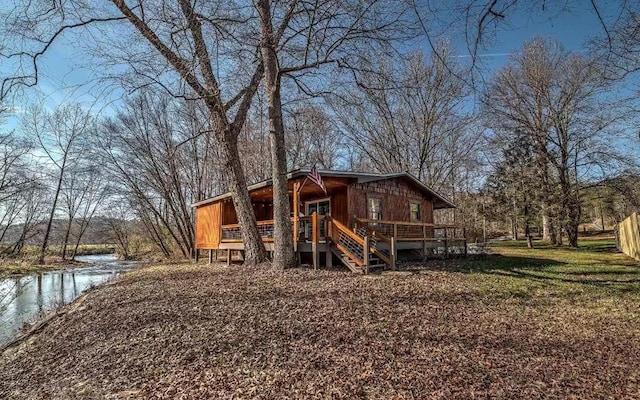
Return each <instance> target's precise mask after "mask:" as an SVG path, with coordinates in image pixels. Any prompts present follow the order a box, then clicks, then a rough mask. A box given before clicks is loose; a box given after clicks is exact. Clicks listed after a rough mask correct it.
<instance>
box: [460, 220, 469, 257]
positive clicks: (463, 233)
mask: <svg viewBox="0 0 640 400" xmlns="http://www.w3.org/2000/svg"><path fill="white" fill-rule="evenodd" d="M462 237H463V238H464V256H465V257H466V256H467V255H468V254H467V252H468V251H469V250H468V249H467V227H463V228H462Z"/></svg>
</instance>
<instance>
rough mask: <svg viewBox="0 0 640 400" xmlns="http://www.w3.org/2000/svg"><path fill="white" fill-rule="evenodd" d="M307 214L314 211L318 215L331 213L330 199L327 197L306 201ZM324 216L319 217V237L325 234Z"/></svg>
mask: <svg viewBox="0 0 640 400" xmlns="http://www.w3.org/2000/svg"><path fill="white" fill-rule="evenodd" d="M306 204H307V215H312V214H313V213H314V212H315V213H318V215H331V201H330V200H329V199H322V200H313V201H307V203H306ZM324 226H325V221H324V218H320V237H321V238H323V237H325V236H326V232H325V228H324Z"/></svg>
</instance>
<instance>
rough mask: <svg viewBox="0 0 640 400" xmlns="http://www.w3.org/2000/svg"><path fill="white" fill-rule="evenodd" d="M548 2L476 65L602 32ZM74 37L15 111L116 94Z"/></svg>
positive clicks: (501, 32) (463, 55) (593, 18)
mask: <svg viewBox="0 0 640 400" xmlns="http://www.w3.org/2000/svg"><path fill="white" fill-rule="evenodd" d="M549 3H552V2H549V1H547V2H545V4H546V9H545V10H543V9H542V6H541V5H540V6H535V8H531V9H529V10H525V9H523V8H518V9H514V10H511V11H509V13H508V14H507V15H506V17H505V18H504V20H503V21H501V22H500V25H499V28H498V30H497V31H496V34H495V37H493V38H492V37H489V38H488V39H489V40H488V41H487V44H486V46H484V47H483V48H481V49H480V50H479V54H480V55H481V57H480V58H479V60H480V65H481V67H482V69H483V70H484V71H485V72H486V73H487V75H490V74H491V73H492V72H494V71H495V70H497V69H498V68H500V67H502V66H503V65H504V64H505V63H506V62H507V61H508V54H509V53H511V52H513V51H516V50H518V49H519V48H520V47H521V46H522V43H523V42H524V41H526V40H530V39H531V38H533V37H534V36H536V35H541V36H552V37H555V38H556V39H557V40H559V41H560V42H561V43H562V44H563V45H564V46H565V47H566V48H567V49H569V50H573V51H579V52H582V51H584V48H585V47H584V44H585V42H586V41H587V40H588V39H590V38H592V37H594V36H598V35H602V34H603V33H604V31H603V28H602V26H601V24H600V22H599V21H598V17H597V15H596V14H595V12H594V11H593V9H592V7H591V4H590V2H588V1H580V2H578V1H563V2H561V3H562V5H561V6H558V5H557V4H553V3H552V4H549ZM600 3H601V4H600ZM540 4H542V2H540ZM598 4H599V6H600V7H601V8H600V11H601V13H602V16H603V18H604V19H605V20H606V21H607V22H612V21H613V19H615V17H616V16H617V12H618V3H617V2H604V1H601V2H599V3H598ZM437 6H438V7H439V8H440V9H441V10H443V12H444V13H445V14H446V11H448V8H447V2H446V1H443V2H442V3H438V5H437ZM528 7H533V6H528ZM554 7H555V9H554ZM462 32H463V27H461V26H459V27H458V31H457V32H451V31H447V32H446V34H448V35H450V36H452V37H449V38H448V39H449V40H451V42H452V44H453V46H454V48H455V49H456V50H457V52H458V55H459V57H460V60H461V61H462V62H465V60H469V57H468V51H467V48H466V45H465V43H464V37H463V35H462ZM75 40H78V37H77V36H75V35H73V36H67V37H63V38H62V40H60V41H58V42H57V43H56V44H55V45H54V46H53V47H52V48H51V49H50V50H49V52H48V53H47V54H46V55H45V56H44V57H43V58H42V59H41V63H40V70H41V77H40V84H39V86H38V88H37V90H29V91H27V96H25V99H23V100H22V101H23V102H24V103H23V104H20V103H18V102H16V104H15V106H16V110H17V111H18V112H19V110H20V109H22V108H24V107H25V106H26V104H25V103H28V102H30V101H33V100H34V99H37V100H36V101H42V102H44V103H45V105H46V106H48V107H54V106H55V105H56V104H58V103H60V102H63V101H77V102H82V103H85V104H86V105H87V106H93V107H97V108H101V107H102V106H103V105H105V104H109V103H111V102H112V101H113V100H114V99H117V97H118V95H119V93H117V92H115V93H114V92H113V91H110V92H109V93H108V94H109V98H108V99H105V98H104V93H103V92H102V91H101V90H100V88H99V87H96V86H95V81H94V80H95V79H96V78H98V77H99V76H100V74H101V73H102V72H103V71H91V70H89V69H87V68H86V67H85V68H82V67H81V65H86V64H88V63H90V59H88V58H87V57H88V55H87V54H84V53H83V52H82V50H81V49H80V48H79V47H78V46H77V45H76V44H75V42H74V41H75ZM487 78H488V76H487ZM92 82H93V83H92ZM96 98H97V99H98V104H97V105H96V104H95V102H96ZM13 120H14V121H10V122H13V123H15V118H14V119H13Z"/></svg>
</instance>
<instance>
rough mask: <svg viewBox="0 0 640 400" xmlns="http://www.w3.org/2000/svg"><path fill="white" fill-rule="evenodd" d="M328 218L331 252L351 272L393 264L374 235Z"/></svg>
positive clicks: (373, 269) (384, 267)
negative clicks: (354, 229)
mask: <svg viewBox="0 0 640 400" xmlns="http://www.w3.org/2000/svg"><path fill="white" fill-rule="evenodd" d="M327 220H328V221H329V224H328V225H329V229H328V236H329V238H330V239H331V252H332V253H333V254H334V255H335V256H336V257H337V258H338V259H339V260H340V262H341V263H342V264H343V265H344V266H345V267H347V268H349V270H350V271H351V272H355V273H369V272H372V271H375V270H384V269H386V268H387V267H388V266H391V265H392V261H391V259H390V258H389V257H388V256H387V255H386V254H384V251H383V250H382V249H381V248H379V247H378V242H377V241H376V239H375V238H373V236H369V235H367V234H366V232H364V231H360V232H354V231H352V230H350V229H349V228H347V227H346V226H344V225H342V224H341V223H340V222H338V221H336V220H334V219H332V218H331V217H327ZM365 249H366V251H365Z"/></svg>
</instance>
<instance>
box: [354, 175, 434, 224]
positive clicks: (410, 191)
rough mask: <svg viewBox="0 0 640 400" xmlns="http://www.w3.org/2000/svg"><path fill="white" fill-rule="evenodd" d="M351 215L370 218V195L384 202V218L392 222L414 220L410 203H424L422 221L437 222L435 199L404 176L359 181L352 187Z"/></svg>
mask: <svg viewBox="0 0 640 400" xmlns="http://www.w3.org/2000/svg"><path fill="white" fill-rule="evenodd" d="M348 197H349V207H348V213H349V216H350V217H351V216H356V217H358V218H369V213H368V210H367V204H368V202H369V200H368V199H369V198H372V197H373V198H378V199H380V201H381V209H382V218H381V219H385V220H391V221H407V222H410V219H411V215H410V212H409V204H410V202H412V201H413V202H417V203H420V204H421V209H420V214H421V215H420V217H421V221H422V222H427V223H432V222H433V200H432V199H430V198H427V197H424V196H423V195H422V193H421V192H419V191H418V190H417V189H414V188H413V186H412V185H410V184H409V183H407V182H406V181H405V180H404V179H401V178H395V179H385V180H380V181H375V182H368V183H355V184H353V185H350V186H349V189H348Z"/></svg>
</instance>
